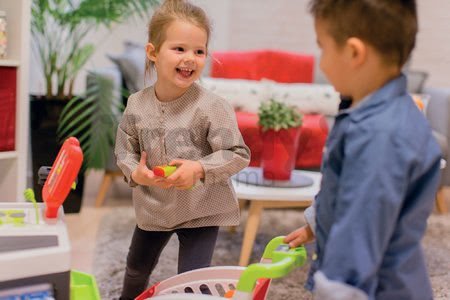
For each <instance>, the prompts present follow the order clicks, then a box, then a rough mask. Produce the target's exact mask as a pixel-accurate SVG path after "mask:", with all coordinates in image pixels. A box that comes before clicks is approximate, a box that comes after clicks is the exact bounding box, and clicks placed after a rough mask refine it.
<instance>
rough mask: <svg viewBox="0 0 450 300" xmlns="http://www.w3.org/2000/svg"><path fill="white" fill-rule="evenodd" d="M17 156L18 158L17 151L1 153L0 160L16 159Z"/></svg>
mask: <svg viewBox="0 0 450 300" xmlns="http://www.w3.org/2000/svg"><path fill="white" fill-rule="evenodd" d="M17 156H18V154H17V151H3V152H0V159H10V158H17Z"/></svg>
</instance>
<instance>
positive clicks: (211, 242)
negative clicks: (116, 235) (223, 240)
mask: <svg viewBox="0 0 450 300" xmlns="http://www.w3.org/2000/svg"><path fill="white" fill-rule="evenodd" d="M218 232H219V227H217V226H214V227H200V228H181V229H176V230H173V231H145V230H142V229H139V228H138V227H137V226H136V228H135V230H134V234H133V238H132V240H131V245H130V249H129V252H128V256H127V267H126V270H125V278H124V280H123V289H122V296H121V297H120V299H122V300H128V299H134V298H136V297H137V296H138V295H139V294H140V293H142V292H143V291H144V290H145V288H146V287H147V284H148V281H149V276H150V274H151V273H152V271H153V269H154V268H155V266H156V263H157V262H158V259H159V256H160V255H161V252H162V250H163V249H164V247H165V246H166V245H167V243H168V241H169V239H170V237H171V236H172V234H173V233H176V234H177V236H178V240H179V241H180V248H179V250H178V273H183V272H186V271H190V270H194V269H198V268H204V267H209V265H210V264H211V258H212V255H213V251H214V247H215V245H216V240H217V234H218Z"/></svg>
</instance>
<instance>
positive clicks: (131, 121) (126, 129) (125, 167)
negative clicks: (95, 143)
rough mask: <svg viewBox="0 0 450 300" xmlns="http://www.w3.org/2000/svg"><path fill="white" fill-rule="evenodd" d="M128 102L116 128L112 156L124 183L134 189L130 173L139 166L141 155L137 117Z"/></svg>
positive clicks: (134, 184)
mask: <svg viewBox="0 0 450 300" xmlns="http://www.w3.org/2000/svg"><path fill="white" fill-rule="evenodd" d="M130 100H131V98H130ZM130 100H129V101H128V105H127V108H126V109H125V111H124V113H123V116H122V119H121V121H120V123H119V126H118V128H117V135H116V145H115V149H114V154H115V156H116V160H117V166H118V167H119V168H120V170H122V172H123V174H124V179H125V181H126V182H127V183H128V184H129V185H130V186H132V187H134V186H136V185H137V184H136V183H135V182H134V181H133V180H132V179H131V173H132V172H133V171H134V170H135V169H136V167H137V166H138V165H139V160H140V157H141V153H140V147H139V137H138V133H137V130H136V126H135V124H136V118H137V115H136V114H133V113H132V110H131V109H130V108H129V107H130V106H131V105H130V104H131V102H132V101H130Z"/></svg>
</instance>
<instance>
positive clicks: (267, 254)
mask: <svg viewBox="0 0 450 300" xmlns="http://www.w3.org/2000/svg"><path fill="white" fill-rule="evenodd" d="M283 240H284V236H278V237H275V238H273V239H272V240H271V241H270V242H269V243H268V244H267V246H266V248H265V250H264V254H263V257H262V258H263V260H264V259H270V260H272V262H271V263H256V264H252V265H249V266H248V267H247V268H246V269H245V270H244V271H243V273H242V275H241V277H240V279H239V282H238V284H237V287H236V289H237V290H238V291H241V292H245V293H251V292H252V291H253V289H254V287H255V285H256V282H257V281H258V279H260V278H280V277H283V276H286V275H287V274H289V273H290V272H291V271H292V270H293V269H295V268H296V267H300V266H302V265H303V264H305V262H306V256H307V255H306V249H305V248H304V247H303V246H300V247H296V248H289V245H288V244H285V243H283Z"/></svg>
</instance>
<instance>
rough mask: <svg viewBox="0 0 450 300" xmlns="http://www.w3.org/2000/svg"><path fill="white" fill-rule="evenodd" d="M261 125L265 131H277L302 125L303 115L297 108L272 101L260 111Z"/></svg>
mask: <svg viewBox="0 0 450 300" xmlns="http://www.w3.org/2000/svg"><path fill="white" fill-rule="evenodd" d="M258 116H259V125H260V126H261V128H262V130H263V131H267V130H269V129H273V130H275V131H278V130H281V129H288V128H291V127H298V126H301V125H302V114H301V113H300V112H299V111H298V109H297V108H296V107H293V106H288V105H286V104H285V103H283V102H279V101H276V100H274V99H271V100H270V101H267V102H263V103H261V105H260V107H259V109H258Z"/></svg>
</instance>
